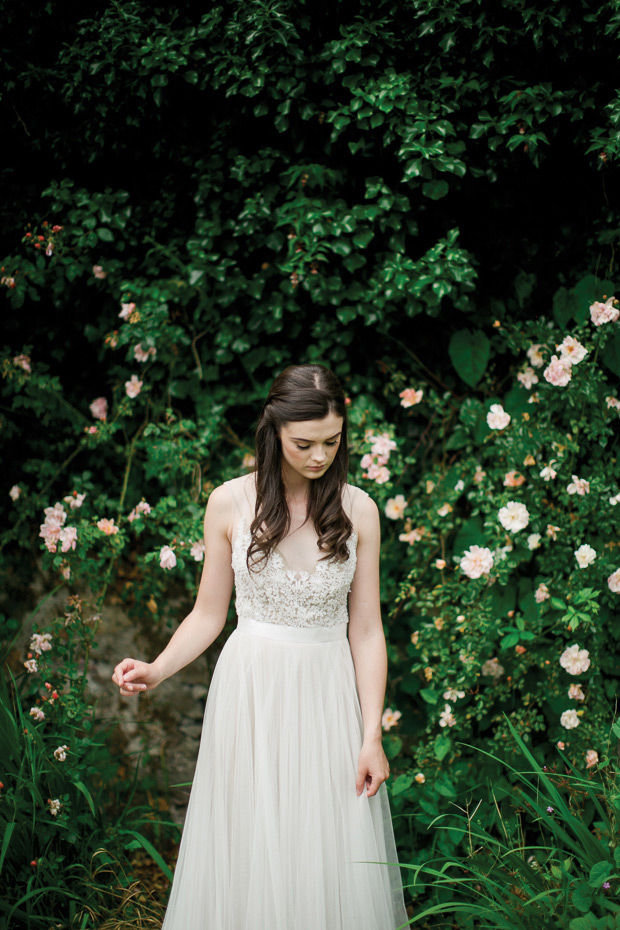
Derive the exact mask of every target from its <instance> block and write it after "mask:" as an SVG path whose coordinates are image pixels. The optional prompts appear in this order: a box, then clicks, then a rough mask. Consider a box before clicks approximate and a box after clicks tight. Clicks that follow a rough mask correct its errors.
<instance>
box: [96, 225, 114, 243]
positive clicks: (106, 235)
mask: <svg viewBox="0 0 620 930" xmlns="http://www.w3.org/2000/svg"><path fill="white" fill-rule="evenodd" d="M97 235H98V236H99V238H100V239H101V241H102V242H114V233H113V232H112V230H111V229H106V227H105V226H100V227H99V229H98V230H97Z"/></svg>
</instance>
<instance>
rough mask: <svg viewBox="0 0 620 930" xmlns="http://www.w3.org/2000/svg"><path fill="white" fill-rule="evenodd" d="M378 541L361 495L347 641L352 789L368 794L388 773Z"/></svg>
mask: <svg viewBox="0 0 620 930" xmlns="http://www.w3.org/2000/svg"><path fill="white" fill-rule="evenodd" d="M380 544H381V528H380V524H379V511H378V509H377V505H376V504H375V502H374V501H373V500H371V499H370V498H369V497H367V498H366V500H365V502H364V505H363V507H362V513H361V514H360V518H359V526H358V539H357V568H356V570H355V577H354V579H353V583H352V585H351V593H350V595H349V644H350V646H351V654H352V655H353V664H354V666H355V678H356V681H357V691H358V694H359V698H360V705H361V709H362V720H363V723H364V737H363V743H362V749H361V752H360V756H359V762H358V772H357V780H356V789H357V793H358V795H360V794H361V793H362V791H363V790H364V787H366V794H367V796H368V797H372V795H374V794H376V793H377V791H378V790H379V787H380V785H381V784H382V783H383V782H384V781H386V779H387V778H388V776H389V774H390V767H389V765H388V761H387V758H386V756H385V753H384V751H383V746H382V743H381V734H382V728H381V717H382V715H383V702H384V700H385V686H386V680H387V651H386V646H385V635H384V633H383V624H382V622H381V603H380V595H379V549H380Z"/></svg>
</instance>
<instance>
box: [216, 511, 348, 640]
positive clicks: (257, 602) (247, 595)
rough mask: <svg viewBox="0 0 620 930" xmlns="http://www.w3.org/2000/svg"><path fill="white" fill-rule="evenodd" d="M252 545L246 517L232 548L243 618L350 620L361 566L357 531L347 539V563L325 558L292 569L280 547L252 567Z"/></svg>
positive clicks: (317, 622)
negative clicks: (350, 601) (249, 552)
mask: <svg viewBox="0 0 620 930" xmlns="http://www.w3.org/2000/svg"><path fill="white" fill-rule="evenodd" d="M249 545H250V531H249V528H248V526H247V521H246V520H245V519H244V518H241V519H240V520H239V522H238V525H237V527H236V530H235V535H234V539H233V547H232V567H233V570H234V573H235V589H236V606H237V615H238V616H239V617H251V618H252V619H253V620H258V621H262V622H264V623H280V624H284V625H285V626H297V627H310V626H337V625H339V624H341V623H346V622H347V620H348V619H349V617H348V612H347V595H348V593H349V590H350V587H351V582H352V581H353V575H354V574H355V565H356V547H357V534H356V533H355V532H354V533H353V534H352V535H351V536H350V538H349V540H348V544H347V545H348V549H349V558H348V560H347V561H346V562H334V561H332V560H324V561H320V562H317V564H316V567H315V569H314V571H311V572H307V571H301V572H294V571H291V570H290V569H288V568H287V567H286V564H285V562H284V559H283V558H282V556H281V554H280V553H279V552H278V551H277V550H275V551H274V552H272V553H271V555H270V557H269V559H268V561H267V563H266V564H265V565H264V566H263V567H262V568H261V569H260V570H259V571H256V572H250V571H249V569H248V567H247V564H246V553H247V550H248V546H249Z"/></svg>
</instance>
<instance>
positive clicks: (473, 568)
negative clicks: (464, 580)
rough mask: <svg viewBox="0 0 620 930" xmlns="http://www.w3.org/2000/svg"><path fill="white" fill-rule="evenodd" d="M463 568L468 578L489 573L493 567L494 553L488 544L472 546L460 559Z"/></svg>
mask: <svg viewBox="0 0 620 930" xmlns="http://www.w3.org/2000/svg"><path fill="white" fill-rule="evenodd" d="M460 567H461V570H462V571H464V572H465V574H466V575H467V577H468V578H480V576H481V575H488V574H489V572H490V571H491V569H492V568H493V555H492V553H491V550H490V549H488V548H487V547H486V546H470V547H469V549H467V551H466V552H465V553H464V555H463V557H462V558H461V561H460Z"/></svg>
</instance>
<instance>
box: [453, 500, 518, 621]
mask: <svg viewBox="0 0 620 930" xmlns="http://www.w3.org/2000/svg"><path fill="white" fill-rule="evenodd" d="M484 544H485V538H484V530H483V528H482V519H481V518H480V517H478V516H475V517H470V518H469V520H466V521H465V523H463V525H462V526H461V527H460V528H459V530H458V532H457V534H456V536H455V537H454V543H453V545H452V551H453V553H454V555H460V553H462V552H465V550H466V549H469V547H470V546H480V545H484ZM508 609H510V608H508Z"/></svg>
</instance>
